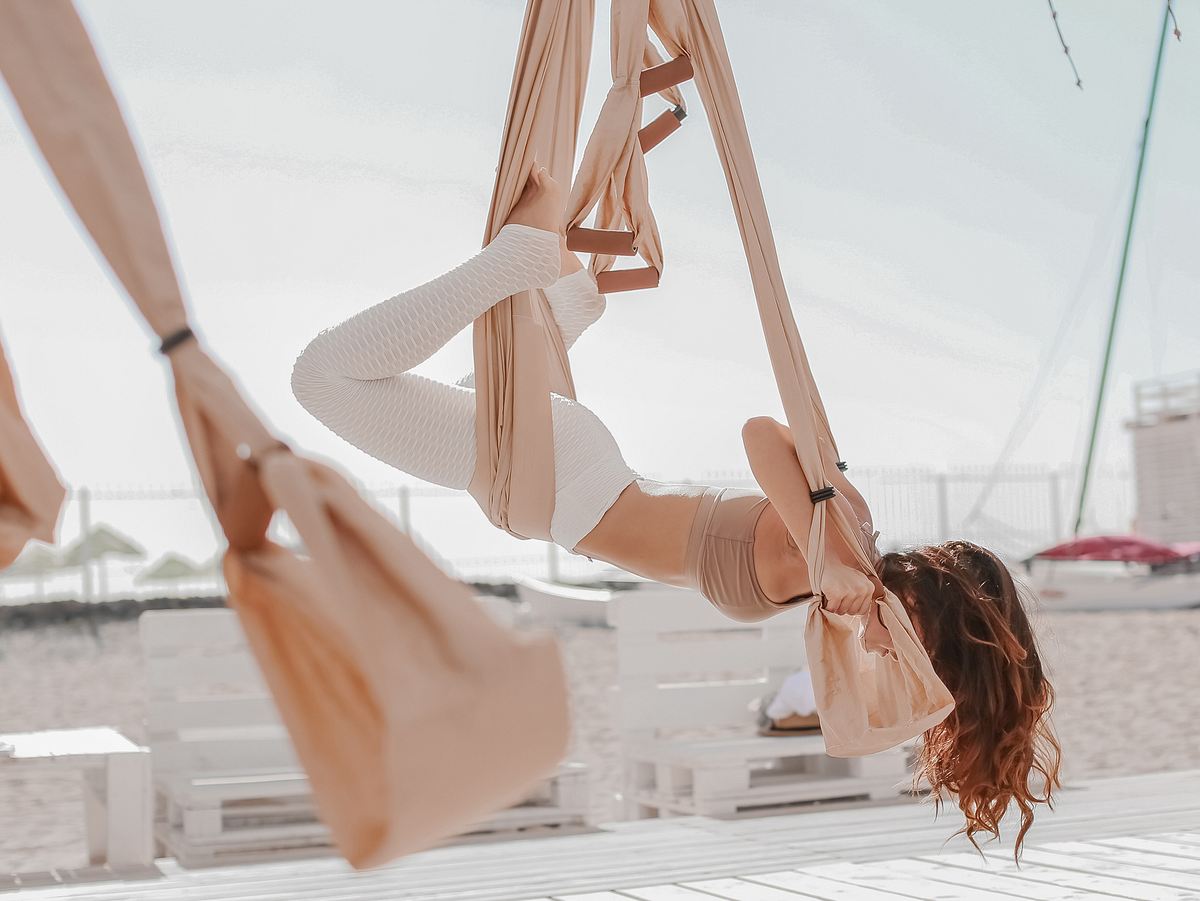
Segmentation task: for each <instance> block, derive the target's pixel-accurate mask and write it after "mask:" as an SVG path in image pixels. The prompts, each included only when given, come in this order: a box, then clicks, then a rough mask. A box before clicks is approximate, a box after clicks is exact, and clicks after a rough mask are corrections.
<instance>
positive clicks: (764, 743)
mask: <svg viewBox="0 0 1200 901" xmlns="http://www.w3.org/2000/svg"><path fill="white" fill-rule="evenodd" d="M608 609H609V622H610V624H611V625H612V626H613V627H615V629H616V632H617V671H618V675H617V680H618V692H617V698H616V717H617V722H618V728H619V730H620V732H621V739H622V757H623V769H624V773H623V785H622V812H623V815H624V816H625V817H627V818H630V819H635V818H640V817H646V816H672V815H705V816H730V815H733V814H737V813H749V812H753V811H766V810H778V809H780V808H785V807H788V806H791V805H795V804H799V803H802V802H810V801H818V800H834V799H843V798H872V799H883V798H895V797H897V796H898V794H899V793H900V790H901V787H902V785H904V784H907V778H908V777H907V767H906V752H905V751H904V750H902V749H894V750H892V751H887V752H885V753H883V754H876V755H873V756H871V757H866V758H855V759H850V760H844V759H837V758H832V757H829V756H828V755H826V753H825V742H824V740H823V739H822V738H821V737H820V735H802V736H786V737H771V738H768V737H765V736H760V735H758V734H757V732H756V714H755V712H754V710H753V709H752V703H753V702H754V701H755V700H757V699H759V698H761V697H762V696H763V695H764V694H766V693H767V692H769V691H772V690H774V689H777V688H778V687H779V685H780V683H782V682H783V680H784V679H785V678H786V677H787V676H788V675H789V674H791V673H792V672H794V671H796V670H798V669H801V668H803V666H804V664H805V652H804V623H805V616H806V615H807V608H800V609H798V610H796V611H794V612H789V613H784V614H781V615H779V616H776V617H773V618H772V619H769V620H767V621H765V622H762V623H751V624H747V623H738V622H735V621H733V620H730V619H728V618H726V617H725V616H723V615H721V614H720V613H718V612H717V611H716V610H715V609H714V608H713V607H712V605H711V604H709V603H708V601H706V600H705V599H704V598H702V597H701V596H700V595H699V594H697V593H696V592H694V591H689V590H683V589H676V588H669V587H666V586H661V585H654V584H647V585H645V586H641V587H639V588H637V589H635V590H631V591H623V592H618V593H616V594H615V595H614V597H613V599H612V601H611V602H610V604H609V608H608Z"/></svg>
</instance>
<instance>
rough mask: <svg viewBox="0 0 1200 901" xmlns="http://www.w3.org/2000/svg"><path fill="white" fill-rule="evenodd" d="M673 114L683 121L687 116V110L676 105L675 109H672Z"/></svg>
mask: <svg viewBox="0 0 1200 901" xmlns="http://www.w3.org/2000/svg"><path fill="white" fill-rule="evenodd" d="M671 115H673V116H674V117H675V118H676V119H678V120H679V121H680V122H682V121H683V120H684V119H686V118H687V110H685V109H684V108H683V107H682V106H676V107H675V109H673V110H671Z"/></svg>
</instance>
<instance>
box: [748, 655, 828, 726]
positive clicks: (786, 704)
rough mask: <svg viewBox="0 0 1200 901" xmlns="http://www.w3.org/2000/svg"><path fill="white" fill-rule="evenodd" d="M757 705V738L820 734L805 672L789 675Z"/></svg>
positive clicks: (809, 678)
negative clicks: (760, 736) (776, 689)
mask: <svg viewBox="0 0 1200 901" xmlns="http://www.w3.org/2000/svg"><path fill="white" fill-rule="evenodd" d="M758 705H759V706H758V734H759V735H804V734H809V733H811V734H814V735H815V734H817V733H818V732H820V731H821V720H820V719H819V718H818V717H817V698H816V695H815V694H814V693H813V684H812V674H811V673H810V672H809V671H808V670H806V669H804V670H799V671H797V672H794V673H792V674H791V675H790V676H788V677H787V678H786V679H784V680H783V684H782V685H780V686H779V690H778V691H777V692H775V693H774V694H771V695H767V696H766V697H764V698H763V699H762V700H760V701H759V702H758Z"/></svg>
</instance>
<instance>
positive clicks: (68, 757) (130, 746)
mask: <svg viewBox="0 0 1200 901" xmlns="http://www.w3.org/2000/svg"><path fill="white" fill-rule="evenodd" d="M45 766H52V767H71V768H72V769H77V770H78V771H79V772H80V774H81V776H82V778H83V798H84V816H85V818H86V821H87V843H88V862H89V863H91V864H108V865H110V866H112V867H121V868H128V867H140V866H150V865H152V864H153V861H154V840H153V832H152V823H153V820H152V803H153V795H152V792H151V788H150V751H149V749H147V748H144V747H141V746H140V745H137V744H134V743H133V742H132V741H130V740H129V739H128V738H126V737H125V736H124V735H122V734H121V733H120V732H117V731H116V730H115V729H109V728H107V727H100V728H90V729H52V730H47V731H43V732H20V733H12V734H9V735H0V774H2V773H6V772H8V771H10V770H13V769H19V768H30V767H45Z"/></svg>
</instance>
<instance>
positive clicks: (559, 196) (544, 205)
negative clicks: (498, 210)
mask: <svg viewBox="0 0 1200 901" xmlns="http://www.w3.org/2000/svg"><path fill="white" fill-rule="evenodd" d="M566 206H567V198H566V195H565V193H564V192H563V189H562V186H561V185H559V183H558V182H557V181H555V180H554V179H553V178H552V177H551V176H550V173H549V172H548V171H546V167H545V166H535V167H534V169H533V171H532V172H530V173H529V178H528V179H527V180H526V182H525V188H524V190H522V191H521V199H520V200H518V201H517V205H516V206H514V207H513V208H512V212H511V213H509V214H508V219H507V220H506V221H505V224H506V225H528V226H530V227H531V228H540V229H542V230H543V231H548V232H557V233H558V234H563V215H564V213H565V211H566Z"/></svg>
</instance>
